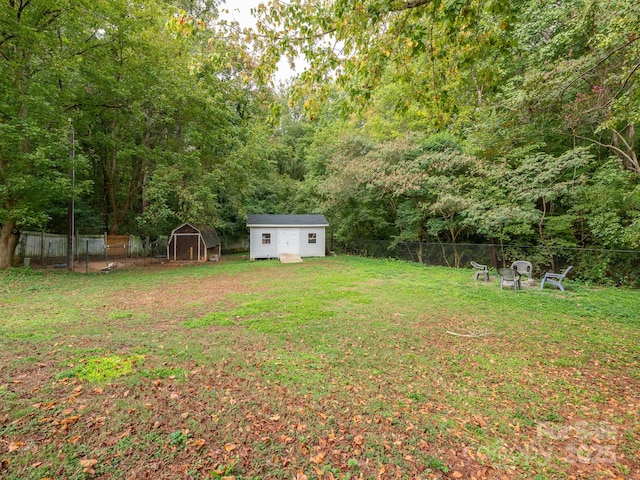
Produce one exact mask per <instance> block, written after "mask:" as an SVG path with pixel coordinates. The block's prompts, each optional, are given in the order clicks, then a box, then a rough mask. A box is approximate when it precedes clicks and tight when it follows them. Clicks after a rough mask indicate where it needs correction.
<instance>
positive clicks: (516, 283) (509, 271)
mask: <svg viewBox="0 0 640 480" xmlns="http://www.w3.org/2000/svg"><path fill="white" fill-rule="evenodd" d="M498 273H499V274H500V290H502V287H503V286H504V284H505V282H511V285H512V286H513V289H514V290H515V291H516V292H517V291H518V290H520V288H521V285H520V274H519V273H518V271H517V270H515V269H513V268H499V269H498Z"/></svg>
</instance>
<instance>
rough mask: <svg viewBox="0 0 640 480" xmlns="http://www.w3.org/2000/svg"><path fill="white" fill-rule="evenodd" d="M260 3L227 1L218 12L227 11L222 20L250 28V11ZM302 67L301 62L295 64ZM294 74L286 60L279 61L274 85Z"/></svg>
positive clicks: (250, 0)
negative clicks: (226, 19) (225, 19)
mask: <svg viewBox="0 0 640 480" xmlns="http://www.w3.org/2000/svg"><path fill="white" fill-rule="evenodd" d="M261 1H265V0H227V1H226V2H225V3H224V4H222V5H221V6H220V10H225V9H226V10H229V14H228V15H226V14H224V13H223V14H222V16H223V17H224V18H228V19H230V20H237V21H238V23H239V24H240V26H241V27H252V26H253V25H255V20H254V18H253V16H252V15H251V9H252V8H255V7H257V6H258V4H259V3H260V2H261ZM296 63H297V64H300V65H302V61H298V62H296ZM295 74H296V72H294V71H293V70H291V69H290V68H289V65H288V62H287V61H286V60H281V61H280V63H279V64H278V72H277V73H276V83H278V82H279V81H280V82H284V81H285V80H288V79H290V78H291V77H292V76H294V75H295Z"/></svg>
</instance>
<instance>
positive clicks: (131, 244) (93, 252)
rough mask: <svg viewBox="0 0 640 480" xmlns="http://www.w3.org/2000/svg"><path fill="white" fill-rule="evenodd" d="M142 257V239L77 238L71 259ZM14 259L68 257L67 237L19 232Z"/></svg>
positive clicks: (109, 236) (118, 237) (123, 237)
mask: <svg viewBox="0 0 640 480" xmlns="http://www.w3.org/2000/svg"><path fill="white" fill-rule="evenodd" d="M144 254H145V249H144V246H143V242H142V239H141V238H140V237H136V236H134V235H106V234H105V235H76V236H75V238H74V256H75V257H76V259H78V258H84V257H85V256H90V257H102V258H109V257H127V256H132V255H137V256H142V255H144ZM16 255H18V256H20V257H22V258H25V257H30V258H40V259H42V260H45V259H53V258H65V257H66V255H67V236H66V235H57V234H54V233H46V232H22V233H21V234H20V241H19V243H18V248H17V250H16Z"/></svg>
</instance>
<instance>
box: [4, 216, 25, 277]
mask: <svg viewBox="0 0 640 480" xmlns="http://www.w3.org/2000/svg"><path fill="white" fill-rule="evenodd" d="M15 227H16V223H15V221H13V220H5V221H4V222H3V223H2V228H0V268H9V267H11V263H12V261H13V252H15V251H16V246H17V245H18V240H20V235H18V234H17V233H16V232H15Z"/></svg>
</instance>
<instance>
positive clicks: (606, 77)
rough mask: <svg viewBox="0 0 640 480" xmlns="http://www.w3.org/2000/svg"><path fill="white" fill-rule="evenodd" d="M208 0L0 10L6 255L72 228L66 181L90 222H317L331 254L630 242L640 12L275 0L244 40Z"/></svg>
mask: <svg viewBox="0 0 640 480" xmlns="http://www.w3.org/2000/svg"><path fill="white" fill-rule="evenodd" d="M219 8H224V5H220V4H219V2H216V1H208V2H207V1H204V2H201V1H177V0H176V1H174V2H170V1H161V0H144V1H136V2H124V1H115V2H111V1H106V0H105V1H95V2H83V1H71V0H47V1H45V2H39V3H38V4H37V5H36V4H35V3H31V2H29V1H28V0H23V1H18V0H5V3H4V4H2V7H1V10H0V12H1V13H0V15H1V17H0V28H1V30H0V70H1V71H0V73H1V77H0V82H2V91H1V93H0V95H1V103H0V129H1V130H2V131H1V134H2V135H1V137H0V218H1V221H2V234H1V235H0V265H4V266H6V265H8V264H9V261H10V258H11V254H12V252H13V247H15V242H16V241H17V238H16V233H17V232H18V231H19V229H21V228H27V227H28V228H38V229H40V228H42V229H44V228H47V229H54V230H55V229H58V230H62V231H64V229H65V228H66V217H65V215H66V208H67V201H68V198H69V197H70V195H72V194H73V196H74V198H75V199H76V201H77V205H78V209H79V211H78V215H77V218H78V220H77V222H78V225H77V229H78V230H82V231H83V232H86V233H89V232H91V231H100V232H102V231H105V230H107V231H109V232H113V233H117V232H126V233H139V234H142V235H147V236H155V235H159V234H166V233H167V231H168V230H170V228H171V227H172V226H175V224H176V222H179V221H193V222H196V223H207V224H212V225H214V226H216V227H217V228H218V229H219V230H220V232H221V233H222V235H223V236H226V237H227V238H232V237H234V236H240V235H242V234H243V233H244V229H245V227H244V218H245V215H246V213H247V212H256V213H275V212H285V213H302V212H322V213H325V214H326V215H327V216H328V217H329V219H330V221H331V224H332V225H333V236H334V238H335V240H336V241H337V242H338V243H342V244H348V243H349V242H352V241H356V240H358V241H362V240H363V239H387V240H392V241H393V242H403V241H412V242H419V243H420V244H421V243H422V242H427V241H429V242H433V241H438V242H447V243H454V244H455V243H460V242H466V241H473V242H479V243H492V244H495V245H504V244H521V245H524V244H526V245H539V246H540V251H541V252H546V253H543V254H542V255H541V257H540V258H539V259H538V261H539V263H541V264H545V265H547V266H549V267H551V268H553V267H555V265H554V251H556V250H555V249H557V248H559V247H566V248H576V249H580V248H582V249H584V248H595V249H600V248H601V249H637V248H638V247H639V246H640V187H639V186H638V178H639V176H640V164H639V160H638V142H637V141H636V128H637V126H638V123H639V122H640V116H639V112H640V93H639V90H638V84H637V81H638V75H639V74H640V72H639V70H640V63H639V60H638V59H639V58H640V41H639V39H640V6H639V5H638V4H637V2H635V1H632V0H607V1H604V0H569V1H558V2H553V3H551V4H550V3H548V2H542V1H539V0H517V1H504V0H455V1H452V0H420V1H409V0H388V1H379V0H359V1H357V2H352V1H346V0H334V1H332V2H322V3H321V4H317V2H313V1H311V0H290V1H288V2H286V3H285V2H282V1H279V0H271V1H269V2H264V5H261V6H260V7H258V8H257V9H256V11H255V14H256V16H257V18H258V23H257V26H256V27H255V28H254V29H253V30H249V29H242V28H240V26H239V25H237V24H234V23H229V22H225V21H223V20H220V18H219V17H218V9H219ZM301 57H303V58H304V59H305V60H306V62H307V63H308V65H309V67H308V68H307V69H306V70H305V71H304V72H302V73H301V74H300V75H299V77H298V78H297V79H296V80H295V82H293V83H292V84H291V85H288V86H286V87H282V86H281V87H280V88H278V89H275V88H273V86H272V85H271V84H270V83H269V77H270V75H271V74H272V73H273V71H274V69H275V68H276V67H275V66H276V64H277V62H278V60H280V59H281V58H288V59H289V60H290V61H292V62H297V61H300V58H301ZM71 130H73V133H74V138H75V143H74V147H75V148H74V153H75V156H74V157H73V159H72V158H71V156H70V155H69V143H70V142H69V138H70V137H69V135H70V131H71ZM72 168H74V169H75V172H76V177H75V181H72V179H71V176H70V175H69V172H70V170H71V169H72ZM418 248H419V247H418ZM416 254H417V256H418V258H419V257H420V256H421V255H422V252H421V251H419V250H418V251H417V252H416ZM635 261H637V258H636V259H635ZM635 270H637V265H635V264H633V263H629V262H626V263H625V262H623V261H621V260H620V256H616V255H615V254H604V253H602V254H599V255H598V258H597V259H596V260H595V261H594V260H593V259H592V260H590V262H589V263H587V262H585V264H584V265H583V268H581V270H580V271H581V275H582V276H583V278H589V279H597V280H602V279H604V278H612V279H614V281H616V282H619V283H638V274H637V273H634V271H635Z"/></svg>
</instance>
